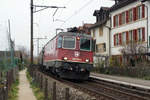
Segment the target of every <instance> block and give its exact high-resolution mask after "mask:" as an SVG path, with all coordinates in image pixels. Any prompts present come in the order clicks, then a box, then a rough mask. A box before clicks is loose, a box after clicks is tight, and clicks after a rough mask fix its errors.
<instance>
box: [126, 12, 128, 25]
mask: <svg viewBox="0 0 150 100" xmlns="http://www.w3.org/2000/svg"><path fill="white" fill-rule="evenodd" d="M128 22H129V11H126V23H128Z"/></svg>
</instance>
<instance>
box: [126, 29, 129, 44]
mask: <svg viewBox="0 0 150 100" xmlns="http://www.w3.org/2000/svg"><path fill="white" fill-rule="evenodd" d="M128 43H129V32H128V31H127V32H126V44H128Z"/></svg>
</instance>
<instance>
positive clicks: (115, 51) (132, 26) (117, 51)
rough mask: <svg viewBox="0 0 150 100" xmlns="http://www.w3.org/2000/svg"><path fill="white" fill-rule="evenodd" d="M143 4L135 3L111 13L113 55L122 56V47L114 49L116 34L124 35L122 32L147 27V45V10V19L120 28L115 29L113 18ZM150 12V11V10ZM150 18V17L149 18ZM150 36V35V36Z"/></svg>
mask: <svg viewBox="0 0 150 100" xmlns="http://www.w3.org/2000/svg"><path fill="white" fill-rule="evenodd" d="M140 4H141V3H140V2H134V3H131V4H129V5H127V6H125V7H123V8H120V9H118V10H116V11H113V12H111V19H112V20H111V24H112V29H111V55H120V54H121V52H120V49H121V48H122V47H121V46H115V47H114V39H113V38H114V34H116V33H122V32H125V31H129V30H133V29H137V28H141V27H145V41H146V42H145V43H147V13H146V12H147V11H146V9H145V14H146V15H145V16H146V17H145V18H143V19H141V20H137V21H134V22H129V23H128V24H125V25H121V26H119V27H115V28H114V27H113V16H114V15H116V14H119V13H122V12H124V11H126V10H129V9H131V8H133V7H136V6H138V5H140ZM148 5H149V7H150V3H149V4H148ZM149 12H150V10H149ZM149 17H150V16H149ZM149 35H150V34H149Z"/></svg>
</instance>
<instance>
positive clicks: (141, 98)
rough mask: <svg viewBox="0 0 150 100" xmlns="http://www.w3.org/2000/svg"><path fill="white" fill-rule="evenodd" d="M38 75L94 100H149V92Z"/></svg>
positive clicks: (88, 81)
mask: <svg viewBox="0 0 150 100" xmlns="http://www.w3.org/2000/svg"><path fill="white" fill-rule="evenodd" d="M39 73H41V74H45V75H46V76H47V77H52V78H54V79H56V80H58V81H60V82H62V83H64V84H67V85H69V86H71V87H73V88H76V89H78V90H80V91H82V92H85V93H87V94H89V95H90V96H94V97H95V98H96V100H150V93H149V92H145V91H140V90H136V89H132V88H128V87H126V86H122V85H118V84H114V83H113V84H112V83H110V82H106V81H102V80H98V79H94V78H89V80H87V81H84V82H75V81H68V80H63V79H60V78H58V77H55V76H53V75H52V74H49V73H48V72H39Z"/></svg>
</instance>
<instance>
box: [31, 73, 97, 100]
mask: <svg viewBox="0 0 150 100" xmlns="http://www.w3.org/2000/svg"><path fill="white" fill-rule="evenodd" d="M33 77H34V79H35V81H36V83H38V84H39V86H40V87H41V89H42V90H43V91H44V92H45V89H46V87H47V89H46V91H47V94H48V95H49V97H50V100H55V99H56V100H95V98H94V97H91V96H89V95H88V94H86V93H83V92H81V91H79V90H78V89H75V88H73V87H70V86H68V85H66V84H63V83H62V82H59V81H57V80H55V79H53V78H50V77H48V76H45V75H43V74H42V73H39V72H36V71H35V72H34V75H33ZM45 80H47V86H46V83H45V82H46V81H45ZM55 86H56V94H55ZM68 89H69V91H68V93H66V92H67V90H68ZM45 94H46V93H45ZM55 95H56V96H55ZM53 96H55V97H56V98H55V97H53Z"/></svg>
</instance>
